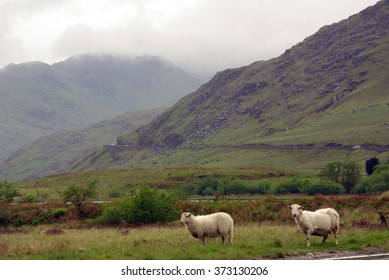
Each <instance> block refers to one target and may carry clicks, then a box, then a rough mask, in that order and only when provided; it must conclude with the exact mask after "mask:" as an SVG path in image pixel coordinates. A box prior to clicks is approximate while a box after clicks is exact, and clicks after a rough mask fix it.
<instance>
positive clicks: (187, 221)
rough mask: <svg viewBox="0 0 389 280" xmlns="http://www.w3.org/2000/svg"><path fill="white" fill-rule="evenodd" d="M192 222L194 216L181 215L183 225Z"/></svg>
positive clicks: (185, 213) (186, 213) (187, 213)
mask: <svg viewBox="0 0 389 280" xmlns="http://www.w3.org/2000/svg"><path fill="white" fill-rule="evenodd" d="M191 220H192V214H191V213H189V212H184V213H182V215H181V223H183V224H184V225H186V224H189V222H190V221H191Z"/></svg>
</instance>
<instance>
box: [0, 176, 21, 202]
mask: <svg viewBox="0 0 389 280" xmlns="http://www.w3.org/2000/svg"><path fill="white" fill-rule="evenodd" d="M18 195H19V190H18V189H16V188H15V187H14V186H13V185H12V184H11V183H8V182H7V181H6V180H5V181H3V182H0V200H3V201H5V202H7V203H11V202H12V201H13V200H14V198H15V197H16V196H18Z"/></svg>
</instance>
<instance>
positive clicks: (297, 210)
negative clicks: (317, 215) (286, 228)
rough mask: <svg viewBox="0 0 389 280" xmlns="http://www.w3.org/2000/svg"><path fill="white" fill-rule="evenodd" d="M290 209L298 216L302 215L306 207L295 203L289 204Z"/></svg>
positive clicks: (294, 215)
mask: <svg viewBox="0 0 389 280" xmlns="http://www.w3.org/2000/svg"><path fill="white" fill-rule="evenodd" d="M289 209H290V210H291V212H292V215H293V217H294V218H297V217H298V216H299V215H301V213H302V211H303V209H304V207H303V206H300V205H298V204H293V205H290V206H289Z"/></svg>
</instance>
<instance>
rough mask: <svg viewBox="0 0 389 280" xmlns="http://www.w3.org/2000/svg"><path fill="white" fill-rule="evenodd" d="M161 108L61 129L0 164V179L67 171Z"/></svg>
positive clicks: (31, 176)
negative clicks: (77, 127)
mask: <svg viewBox="0 0 389 280" xmlns="http://www.w3.org/2000/svg"><path fill="white" fill-rule="evenodd" d="M162 111H163V110H162V109H154V110H149V111H138V112H131V113H127V114H124V115H121V116H119V117H116V118H114V119H110V120H105V121H102V122H99V123H96V124H93V125H90V126H88V127H85V128H80V129H70V130H63V131H59V132H55V133H53V134H50V135H48V136H43V137H41V138H38V139H37V140H35V141H33V142H32V143H31V144H29V145H27V146H24V147H23V148H21V149H19V150H18V151H17V152H15V153H13V154H12V156H11V157H9V158H8V159H7V160H6V161H5V162H4V163H2V164H1V165H0V181H2V180H5V179H7V180H9V181H20V180H27V179H33V178H39V177H43V176H48V175H52V174H54V173H60V172H61V173H63V172H69V170H70V168H71V167H72V166H73V165H74V164H75V163H76V162H78V161H80V160H81V159H83V158H84V157H86V156H87V155H89V154H91V153H93V152H95V151H97V150H99V149H100V148H101V147H102V146H103V145H111V144H112V143H113V142H115V140H116V138H117V137H118V136H119V135H122V134H123V133H125V132H128V131H131V130H135V129H136V128H138V127H139V126H141V125H144V124H146V123H148V122H150V121H151V120H152V119H154V118H155V117H156V116H157V115H158V114H160V113H161V112H162Z"/></svg>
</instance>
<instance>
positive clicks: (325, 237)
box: [321, 235, 328, 244]
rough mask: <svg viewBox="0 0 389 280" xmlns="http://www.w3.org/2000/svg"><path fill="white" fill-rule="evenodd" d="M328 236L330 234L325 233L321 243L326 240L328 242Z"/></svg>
mask: <svg viewBox="0 0 389 280" xmlns="http://www.w3.org/2000/svg"><path fill="white" fill-rule="evenodd" d="M327 238H328V235H324V236H323V239H322V240H321V243H322V244H323V243H324V242H326V240H327Z"/></svg>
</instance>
